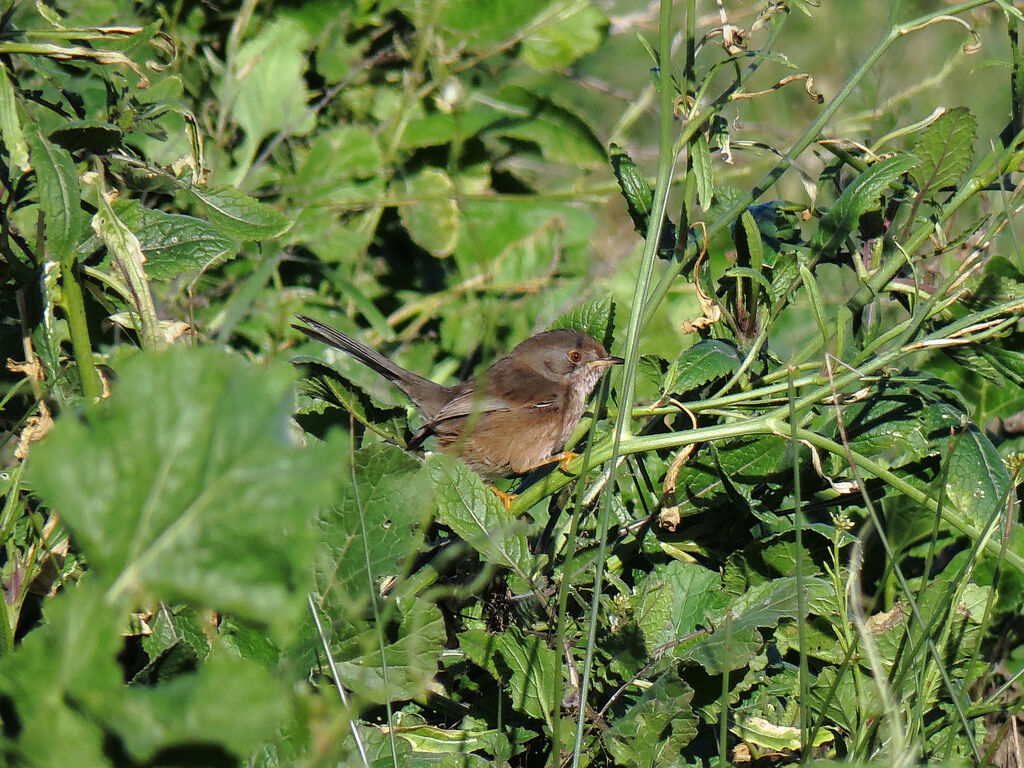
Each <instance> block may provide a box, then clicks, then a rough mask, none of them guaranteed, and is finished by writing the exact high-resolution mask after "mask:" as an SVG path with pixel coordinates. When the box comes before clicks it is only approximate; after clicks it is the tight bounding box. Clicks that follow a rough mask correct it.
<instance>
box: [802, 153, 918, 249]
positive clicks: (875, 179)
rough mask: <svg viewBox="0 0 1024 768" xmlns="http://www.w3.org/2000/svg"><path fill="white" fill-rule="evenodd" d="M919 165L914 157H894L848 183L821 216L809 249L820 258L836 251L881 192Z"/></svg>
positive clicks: (882, 161) (872, 167)
mask: <svg viewBox="0 0 1024 768" xmlns="http://www.w3.org/2000/svg"><path fill="white" fill-rule="evenodd" d="M919 162H920V161H919V160H918V159H917V158H916V157H914V156H913V155H896V156H894V157H890V158H887V159H885V160H880V161H878V162H877V163H875V164H874V165H872V166H871V167H870V168H868V169H867V170H866V171H864V172H863V173H862V174H860V175H859V176H858V177H857V178H856V179H854V180H853V181H852V182H850V184H849V185H848V186H847V187H846V189H844V190H843V193H842V194H841V195H840V196H839V199H838V200H836V204H835V205H834V206H832V208H831V210H829V212H828V213H826V214H825V215H824V216H822V217H821V222H820V223H819V224H818V231H817V232H816V233H815V234H814V239H813V240H812V241H811V247H812V249H813V250H814V251H816V252H817V253H818V254H819V258H820V257H821V256H822V255H828V254H830V253H832V252H833V251H835V250H836V249H838V248H839V246H840V245H841V244H842V242H843V240H845V239H846V238H847V237H848V236H849V235H850V234H852V233H853V231H854V230H855V229H856V228H857V224H858V223H859V221H860V217H861V216H863V215H864V214H865V213H867V212H868V211H869V210H872V209H874V208H877V207H878V205H879V202H878V201H879V198H880V197H881V195H882V193H884V192H885V190H886V189H888V188H889V187H890V186H892V185H893V184H895V183H897V182H898V181H899V180H900V177H902V176H903V174H905V173H907V172H909V171H911V170H912V169H913V168H915V167H916V166H917V165H918V164H919Z"/></svg>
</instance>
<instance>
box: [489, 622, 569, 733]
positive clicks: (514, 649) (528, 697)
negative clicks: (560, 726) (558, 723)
mask: <svg viewBox="0 0 1024 768" xmlns="http://www.w3.org/2000/svg"><path fill="white" fill-rule="evenodd" d="M498 651H499V653H500V654H501V657H502V660H503V661H504V662H505V664H506V665H507V666H508V669H509V670H510V671H511V675H510V677H509V679H508V680H506V681H505V682H506V685H507V686H508V694H509V696H510V697H511V699H512V707H513V708H514V709H516V710H517V711H519V712H522V713H524V714H526V715H528V716H530V717H535V718H537V719H538V720H543V721H544V722H545V723H547V725H548V727H550V726H551V713H552V712H553V711H555V702H554V701H552V699H551V692H552V690H553V689H554V685H553V682H554V678H555V675H559V674H561V667H560V666H559V664H558V652H557V651H554V650H552V649H551V648H548V647H547V645H546V644H545V642H544V638H543V636H541V635H530V636H528V637H524V636H523V634H522V632H521V631H520V630H519V628H518V627H517V626H515V625H512V626H511V627H509V629H508V631H507V632H503V633H502V634H501V635H500V636H499V637H498Z"/></svg>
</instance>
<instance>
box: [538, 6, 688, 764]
mask: <svg viewBox="0 0 1024 768" xmlns="http://www.w3.org/2000/svg"><path fill="white" fill-rule="evenodd" d="M693 6H694V0H690V12H692V10H693ZM658 32H659V35H658V66H659V68H660V73H659V74H660V77H659V82H658V88H659V93H660V96H661V103H660V108H661V130H660V133H659V141H658V176H657V180H656V181H655V185H654V200H653V203H652V206H651V217H650V219H649V223H648V228H647V239H646V240H645V242H644V253H643V259H642V261H641V264H640V273H639V275H638V276H637V281H636V288H635V290H634V292H633V302H632V304H631V306H630V315H629V327H628V329H627V332H626V350H625V353H626V354H625V358H626V364H625V366H624V367H625V371H624V373H623V380H622V395H621V402H622V403H623V404H624V405H625V407H623V408H621V409H620V410H619V414H618V417H617V419H616V422H615V434H614V436H613V438H612V445H611V453H610V455H609V456H608V460H610V461H611V464H610V467H609V477H608V486H607V487H608V488H609V489H613V488H614V487H615V475H616V470H617V469H618V461H617V459H618V455H619V444H620V441H621V440H622V439H623V438H624V437H626V438H628V437H629V435H630V434H631V425H630V423H629V412H630V409H629V404H631V403H632V402H633V393H634V391H635V385H636V366H637V360H638V357H639V354H638V352H639V347H640V331H641V330H642V328H643V309H644V305H645V303H646V299H647V295H648V293H649V291H650V285H651V275H652V274H653V272H654V264H655V262H656V261H657V258H658V243H659V242H660V240H661V228H662V224H663V222H664V220H665V209H666V208H667V206H668V192H669V187H670V186H671V182H672V174H673V170H674V169H675V161H676V151H675V147H674V142H673V112H672V100H673V97H674V95H675V93H674V90H673V86H672V0H661V12H660V17H659V21H658ZM611 497H612V494H611V493H610V492H609V493H605V495H604V498H603V500H602V504H601V513H600V520H599V524H598V529H599V530H598V534H597V536H598V553H597V560H596V562H595V563H594V567H595V576H594V588H593V597H592V600H591V605H590V616H589V620H588V627H587V651H586V657H585V659H584V663H583V678H582V680H581V681H580V694H579V701H580V708H579V717H578V718H577V720H576V746H575V748H574V749H573V756H572V768H578V766H579V760H580V751H581V748H582V745H583V731H584V727H585V725H586V722H587V711H588V710H587V695H588V692H589V688H590V678H591V674H592V671H593V666H594V648H595V646H596V639H597V625H598V614H599V612H600V608H601V584H602V580H603V578H604V566H605V557H606V550H607V545H608V529H609V521H610V518H611ZM555 748H556V749H558V748H559V745H557V744H556V745H555Z"/></svg>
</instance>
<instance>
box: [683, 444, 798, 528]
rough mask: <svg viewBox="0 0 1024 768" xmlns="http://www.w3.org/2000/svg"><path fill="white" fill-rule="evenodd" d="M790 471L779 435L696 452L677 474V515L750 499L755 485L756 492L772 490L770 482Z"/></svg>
mask: <svg viewBox="0 0 1024 768" xmlns="http://www.w3.org/2000/svg"><path fill="white" fill-rule="evenodd" d="M788 471H789V467H788V466H787V459H786V445H785V441H784V440H782V439H781V438H778V437H762V438H755V439H749V440H741V441H736V442H735V443H730V444H727V445H725V446H721V447H719V448H718V449H717V450H715V451H712V450H708V451H701V452H699V453H697V454H695V455H694V456H693V457H692V458H691V459H690V461H689V462H688V463H687V464H686V466H684V467H683V468H682V469H681V470H680V471H679V475H678V476H677V477H676V491H675V497H676V500H677V501H678V502H679V504H680V508H679V511H680V515H681V516H683V517H685V516H687V515H693V514H696V513H697V512H707V511H711V510H715V509H718V508H720V507H723V506H731V508H732V510H733V514H735V513H736V511H737V509H738V505H737V502H740V503H741V504H742V502H743V501H746V502H748V503H749V502H750V501H751V500H752V499H753V497H754V489H755V488H757V489H758V490H759V494H761V495H767V494H769V493H770V492H771V488H772V484H773V483H775V484H777V483H778V480H779V477H780V476H781V475H782V474H783V473H785V472H788Z"/></svg>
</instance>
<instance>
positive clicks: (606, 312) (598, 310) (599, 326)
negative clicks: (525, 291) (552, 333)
mask: <svg viewBox="0 0 1024 768" xmlns="http://www.w3.org/2000/svg"><path fill="white" fill-rule="evenodd" d="M551 327H552V328H553V329H554V328H571V329H573V330H575V331H582V332H583V333H585V334H587V335H588V336H590V337H591V338H592V339H597V340H598V341H600V342H601V343H603V344H605V345H608V344H611V341H612V331H614V330H615V302H613V301H612V297H611V295H610V294H608V295H605V296H599V297H597V298H596V299H591V300H590V301H588V302H585V303H583V304H578V305H577V306H575V307H573V308H572V309H570V310H569V311H568V312H566V313H565V314H563V315H561V316H559V318H558V319H557V320H555V322H553V323H552V324H551Z"/></svg>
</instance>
